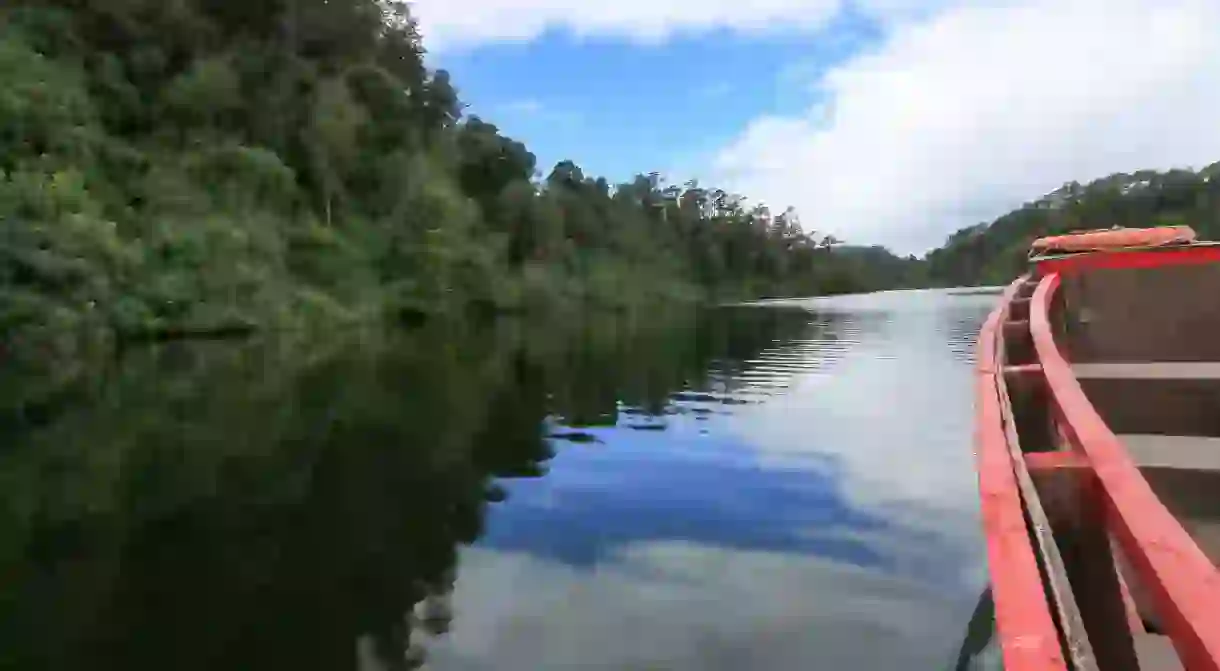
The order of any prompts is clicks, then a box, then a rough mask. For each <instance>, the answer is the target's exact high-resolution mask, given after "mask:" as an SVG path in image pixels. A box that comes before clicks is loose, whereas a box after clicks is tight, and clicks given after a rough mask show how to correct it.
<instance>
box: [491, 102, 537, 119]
mask: <svg viewBox="0 0 1220 671" xmlns="http://www.w3.org/2000/svg"><path fill="white" fill-rule="evenodd" d="M496 111H497V112H500V113H503V114H509V115H512V116H533V115H535V114H539V113H541V112H542V111H543V106H542V102H540V101H538V100H535V99H533V98H525V99H523V100H514V101H512V102H508V103H505V104H503V105H501V106H499V107H498V108H497V110H496Z"/></svg>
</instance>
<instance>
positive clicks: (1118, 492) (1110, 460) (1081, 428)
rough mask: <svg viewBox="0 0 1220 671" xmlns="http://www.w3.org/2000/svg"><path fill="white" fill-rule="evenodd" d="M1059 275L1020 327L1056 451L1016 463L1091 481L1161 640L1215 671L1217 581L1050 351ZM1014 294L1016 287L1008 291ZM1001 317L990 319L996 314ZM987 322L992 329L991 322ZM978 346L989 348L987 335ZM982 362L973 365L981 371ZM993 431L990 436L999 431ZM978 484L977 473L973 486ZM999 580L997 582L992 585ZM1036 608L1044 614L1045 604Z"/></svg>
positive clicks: (1046, 278) (1146, 256)
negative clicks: (1043, 394) (1081, 472)
mask: <svg viewBox="0 0 1220 671" xmlns="http://www.w3.org/2000/svg"><path fill="white" fill-rule="evenodd" d="M1204 249H1205V250H1206V251H1204V252H1201V253H1200V252H1195V253H1189V254H1182V255H1181V256H1179V255H1178V254H1174V253H1171V254H1167V255H1166V254H1164V253H1163V252H1162V253H1155V252H1153V253H1148V252H1139V253H1133V254H1132V255H1130V256H1127V257H1126V258H1125V259H1120V258H1116V256H1115V255H1113V254H1105V255H1097V256H1095V257H1092V259H1091V261H1090V260H1089V259H1084V260H1083V261H1084V263H1085V264H1089V263H1090V262H1091V264H1092V266H1100V265H1102V264H1104V265H1105V266H1106V267H1116V266H1114V265H1112V264H1116V263H1123V262H1124V261H1125V262H1128V263H1130V264H1131V265H1129V266H1126V267H1148V266H1149V265H1153V264H1158V263H1173V262H1175V258H1177V259H1178V260H1179V261H1181V260H1184V261H1185V262H1203V261H1208V260H1213V258H1214V256H1215V254H1216V253H1217V251H1218V250H1217V249H1216V248H1215V247H1208V248H1204ZM1064 269H1065V267H1064V266H1055V265H1052V264H1047V265H1046V266H1041V267H1040V270H1042V271H1043V273H1044V274H1043V276H1042V277H1041V279H1040V280H1039V281H1038V283H1037V287H1036V289H1035V290H1034V292H1033V295H1032V296H1031V297H1030V301H1029V305H1028V322H1027V323H1028V329H1029V336H1030V338H1031V339H1032V345H1033V349H1034V354H1035V356H1036V365H1035V366H1030V367H1027V368H1035V369H1037V370H1038V371H1039V372H1040V374H1041V377H1042V380H1043V382H1044V384H1045V388H1046V390H1047V397H1048V400H1049V402H1050V406H1051V407H1050V410H1051V418H1052V424H1053V425H1054V427H1053V428H1054V430H1055V433H1056V435H1057V436H1058V437H1059V438H1060V439H1061V440H1062V441H1063V442H1064V445H1062V446H1061V448H1062V449H1061V451H1059V452H1052V453H1040V454H1030V455H1025V456H1024V460H1025V461H1026V464H1028V465H1029V466H1030V468H1031V470H1032V469H1035V468H1052V467H1055V466H1062V465H1070V466H1072V467H1075V468H1084V469H1087V470H1088V471H1089V472H1090V473H1091V475H1092V478H1091V480H1092V481H1093V482H1095V483H1096V487H1095V489H1094V490H1093V491H1095V492H1097V493H1098V494H1099V495H1100V498H1101V499H1102V500H1101V501H1100V504H1101V515H1100V518H1101V521H1102V523H1103V524H1104V526H1105V530H1106V532H1107V533H1108V534H1109V535H1110V536H1111V537H1113V538H1114V539H1115V540H1116V541H1117V543H1118V547H1119V549H1120V550H1121V552H1122V555H1123V556H1124V557H1125V559H1126V560H1127V561H1128V563H1129V564H1130V566H1131V568H1132V570H1133V572H1134V575H1135V576H1136V578H1137V579H1138V580H1139V581H1140V584H1141V585H1142V587H1143V588H1144V589H1145V590H1146V591H1147V593H1148V594H1149V595H1150V597H1151V600H1152V605H1153V607H1154V608H1155V611H1156V614H1157V616H1158V620H1159V622H1160V623H1161V628H1162V629H1163V630H1164V631H1163V633H1165V634H1166V635H1167V636H1168V637H1169V638H1170V639H1171V640H1172V642H1173V646H1174V649H1175V650H1176V652H1177V654H1178V657H1179V659H1180V660H1181V662H1182V664H1183V666H1184V667H1185V668H1187V669H1192V670H1195V669H1200V670H1202V669H1209V670H1217V669H1220V573H1218V572H1217V570H1216V567H1215V566H1214V565H1213V564H1212V562H1211V560H1209V559H1208V557H1207V556H1206V555H1205V554H1204V552H1203V551H1202V550H1201V549H1200V548H1199V546H1198V545H1197V544H1196V543H1195V542H1194V540H1193V539H1192V538H1191V537H1190V535H1189V534H1188V533H1187V531H1186V530H1185V529H1184V528H1183V527H1182V525H1181V523H1180V522H1179V521H1178V520H1177V518H1175V517H1174V516H1173V514H1171V513H1170V511H1169V510H1168V509H1167V508H1166V507H1165V505H1164V504H1163V503H1162V502H1161V500H1160V499H1159V498H1158V497H1157V495H1156V493H1155V492H1154V491H1153V490H1152V488H1151V486H1150V485H1149V484H1148V482H1147V481H1146V480H1145V479H1144V477H1143V475H1142V474H1141V473H1140V471H1139V468H1138V467H1137V466H1136V464H1135V462H1134V461H1133V460H1132V459H1131V458H1130V456H1129V455H1128V453H1127V450H1126V449H1125V448H1124V446H1123V444H1122V443H1121V441H1120V439H1119V438H1118V437H1117V436H1116V435H1115V434H1114V433H1113V432H1112V431H1111V430H1110V428H1109V427H1108V426H1107V424H1106V422H1105V421H1104V420H1103V419H1102V417H1101V415H1100V414H1099V413H1098V412H1097V410H1096V409H1095V408H1094V407H1093V404H1092V403H1091V402H1090V401H1089V399H1088V398H1087V397H1086V395H1085V393H1084V390H1083V388H1082V387H1081V385H1080V382H1079V381H1078V380H1077V378H1076V376H1075V374H1074V373H1073V371H1072V368H1071V366H1070V365H1069V363H1068V361H1067V360H1066V359H1065V358H1064V356H1063V354H1062V353H1061V352H1060V349H1059V346H1058V345H1057V344H1056V342H1055V335H1054V334H1055V330H1054V328H1053V324H1052V320H1051V305H1052V301H1053V299H1054V297H1055V294H1056V291H1057V290H1058V288H1059V286H1060V282H1061V278H1060V273H1061V271H1063V270H1064ZM1018 282H1022V280H1019V281H1018ZM1013 286H1014V287H1016V286H1019V285H1018V284H1017V283H1014V285H1013ZM1007 298H1009V299H1010V298H1011V296H1009V297H1007ZM1007 302H1008V301H1007V300H1006V301H1005V303H1007ZM1003 309H1004V307H1002V308H1001V309H1000V310H998V311H997V313H996V314H997V315H1001V314H1003V312H1002V310H1003ZM993 316H994V315H993ZM996 321H997V322H998V321H999V317H997V318H996ZM990 326H991V328H992V329H993V330H995V329H997V328H998V326H997V324H990ZM984 339H985V340H986V339H989V336H987V335H986V329H984ZM980 344H981V345H982V343H980ZM980 354H981V355H984V354H985V355H989V356H991V357H992V359H993V360H997V359H996V357H997V354H996V351H995V348H994V345H992V347H991V349H990V351H987V350H986V349H985V347H981V348H980ZM982 361H983V358H982V356H981V357H980V363H981V362H982ZM993 377H994V376H993ZM980 393H982V392H980ZM981 400H985V399H981ZM987 403H989V401H987ZM985 405H986V403H985ZM984 410H985V408H984ZM984 421H986V418H984ZM996 426H997V430H998V426H999V423H998V422H996ZM982 447H986V445H985V444H984V445H982ZM980 458H982V457H980ZM988 467H989V469H992V470H998V468H999V467H998V466H997V465H991V464H988ZM1012 470H1013V465H1012V464H1009V471H1012ZM991 477H993V478H994V477H998V476H996V475H992V476H991ZM982 478H983V473H982V469H980V480H981V479H982ZM984 501H985V502H986V494H985V495H984ZM984 507H986V503H984ZM984 515H985V516H986V512H984ZM988 531H989V532H990V529H989V530H988ZM990 537H991V534H990V533H989V538H990ZM1026 543H1028V540H1027V541H1026ZM1001 559H1003V557H1002V556H1001ZM992 561H993V566H992V571H993V573H994V572H995V571H996V570H997V568H1000V569H1001V570H1003V566H1000V567H997V566H996V565H995V563H994V562H995V557H992ZM1022 570H1026V569H1024V568H1022ZM1008 581H1009V579H1008V578H1006V579H1005V580H1003V581H1000V582H1008ZM1013 598H1014V599H1015V598H1016V597H1013ZM996 599H997V603H996V608H997V616H998V617H1000V615H999V610H1000V595H999V594H998V593H997V595H996ZM1023 601H1028V600H1023ZM1025 607H1027V608H1028V607H1030V606H1025ZM1043 609H1044V610H1045V609H1046V606H1045V604H1044V605H1043ZM1048 612H1049V611H1048ZM1018 621H1020V620H1018ZM1031 627H1032V625H1031ZM1030 631H1034V632H1035V634H1034V635H1035V636H1041V635H1042V631H1043V627H1042V625H1041V624H1038V626H1037V627H1033V628H1031V629H1030ZM1014 661H1015V660H1014ZM1005 662H1006V668H1009V669H1013V668H1044V669H1049V668H1060V667H1059V666H1058V662H1057V661H1055V662H1053V663H1045V662H1044V663H1043V665H1042V666H1038V667H1034V666H1020V667H1018V666H1011V665H1008V658H1007V656H1006V658H1005Z"/></svg>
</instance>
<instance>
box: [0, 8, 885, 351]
mask: <svg viewBox="0 0 1220 671" xmlns="http://www.w3.org/2000/svg"><path fill="white" fill-rule="evenodd" d="M0 76H2V77H3V79H4V81H5V87H4V90H3V91H0V219H2V220H3V221H4V222H5V226H4V227H3V232H0V257H2V262H0V320H3V326H4V328H5V330H6V332H9V333H20V334H23V335H22V336H21V337H23V338H33V339H50V340H56V339H62V338H63V337H65V336H64V334H67V333H74V332H79V331H81V330H100V331H106V332H110V333H114V334H117V335H118V337H120V338H124V337H146V336H149V335H165V334H177V333H200V332H202V333H207V332H215V331H228V330H238V331H241V330H251V329H258V328H265V327H282V326H299V325H307V324H312V323H317V322H330V321H345V320H364V319H370V318H385V317H390V318H393V317H412V318H416V317H418V316H420V315H429V314H434V313H444V312H447V311H452V310H465V309H468V308H471V307H474V308H479V309H483V310H492V311H504V310H539V309H550V308H552V307H554V306H556V305H596V306H602V307H606V306H609V307H622V306H623V305H625V304H628V303H632V302H637V301H648V300H658V299H673V298H683V299H724V298H734V299H736V298H752V297H757V296H779V295H792V294H815V293H825V292H830V291H851V290H858V289H863V288H880V287H882V286H892V285H894V284H896V283H899V282H900V281H901V277H900V276H903V275H904V273H905V270H904V271H902V272H897V273H890V274H887V275H885V278H886V279H885V280H884V281H878V278H876V277H869V276H868V274H867V273H863V272H861V271H860V270H859V257H858V256H857V257H853V260H851V261H847V260H845V259H844V258H841V256H840V255H838V254H836V253H835V252H833V251H831V250H830V245H829V244H828V243H829V240H828V239H826V238H824V237H823V236H821V235H819V234H817V233H815V232H814V231H811V230H807V229H805V228H803V227H802V224H801V222H800V220H799V219H798V217H797V216H796V214H795V213H794V212H792V211H791V210H788V211H784V212H772V211H771V210H769V209H768V208H767V207H765V206H764V205H762V204H755V203H749V202H747V201H746V200H745V199H744V198H742V197H740V196H738V195H735V194H731V193H727V192H725V191H723V190H720V189H715V188H707V187H704V186H702V185H700V184H697V183H694V182H690V183H686V184H682V185H673V184H666V183H665V182H664V180H662V179H661V178H660V176H659V175H657V174H656V173H647V174H641V175H639V176H637V177H636V178H635V179H633V180H631V181H629V182H627V183H623V184H610V183H609V182H608V181H607V180H606V179H603V178H598V177H594V176H589V175H586V174H585V173H584V171H582V170H581V168H580V167H579V166H578V165H576V164H575V163H573V162H572V161H562V162H560V163H559V164H557V165H555V166H554V167H553V168H552V169H550V170H549V171H546V170H545V169H543V168H541V167H540V166H539V165H538V162H537V159H536V157H535V156H534V155H533V154H532V153H531V152H530V151H529V149H528V148H527V147H526V146H525V145H523V144H522V143H521V142H518V141H516V140H514V139H512V138H510V137H507V136H506V135H504V134H503V133H502V132H500V130H499V129H498V128H497V127H496V126H495V125H494V124H492V123H490V122H488V121H485V120H483V119H481V118H478V117H475V116H470V117H465V116H464V114H463V112H464V107H463V105H462V103H461V102H460V99H459V97H458V93H457V90H456V89H455V86H454V84H453V82H451V80H450V77H449V75H448V73H447V72H445V71H443V70H433V69H429V68H428V67H427V66H426V65H425V62H424V47H423V44H422V43H421V40H420V37H419V34H418V32H417V30H416V25H415V22H414V20H413V18H412V17H411V15H410V13H409V12H408V9H407V5H406V4H404V3H401V2H396V1H392V0H257V1H253V2H229V1H227V0H173V1H170V2H166V1H164V0H96V1H90V2H87V3H85V2H80V1H79V0H13V1H11V2H8V3H5V6H4V8H3V9H0ZM876 253H880V252H876ZM885 254H887V255H888V252H886V253H885ZM887 261H888V262H890V264H891V265H894V264H895V263H896V264H897V265H900V266H901V265H903V264H907V263H908V260H901V259H896V258H892V257H891V258H890V259H887Z"/></svg>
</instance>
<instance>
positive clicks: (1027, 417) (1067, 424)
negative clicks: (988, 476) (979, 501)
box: [996, 263, 1220, 670]
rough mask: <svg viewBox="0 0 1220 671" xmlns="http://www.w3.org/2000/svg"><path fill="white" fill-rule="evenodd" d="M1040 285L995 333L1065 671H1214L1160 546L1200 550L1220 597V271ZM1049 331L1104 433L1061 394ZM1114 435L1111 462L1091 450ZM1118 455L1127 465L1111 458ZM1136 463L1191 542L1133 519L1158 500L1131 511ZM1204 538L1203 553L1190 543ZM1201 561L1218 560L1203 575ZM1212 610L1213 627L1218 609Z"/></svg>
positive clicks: (1016, 299) (1180, 270) (1069, 275)
mask: <svg viewBox="0 0 1220 671" xmlns="http://www.w3.org/2000/svg"><path fill="white" fill-rule="evenodd" d="M1036 274H1038V273H1036ZM1038 275H1040V276H1038V277H1032V278H1029V279H1022V280H1018V281H1017V282H1016V283H1014V285H1013V286H1012V287H1010V290H1009V294H1008V295H1007V296H1006V298H1007V301H1006V303H1005V305H1004V307H1003V308H1002V317H1001V321H1000V322H999V328H998V333H997V340H998V342H997V350H998V351H997V353H996V354H997V358H999V359H1000V362H999V363H1001V364H1002V368H1001V370H1002V374H1000V375H998V378H999V382H998V391H999V396H1000V403H1001V406H1002V413H1003V418H1004V423H1005V427H1006V431H1007V443H1008V448H1009V449H1010V450H1012V452H1013V454H1014V455H1017V456H1014V460H1015V461H1014V464H1015V463H1016V462H1020V463H1019V464H1017V465H1016V469H1017V480H1018V482H1019V484H1020V485H1021V494H1022V500H1023V506H1024V508H1025V516H1026V524H1027V525H1028V532H1029V537H1030V539H1031V541H1030V542H1031V543H1032V546H1033V548H1034V552H1035V553H1036V554H1037V555H1038V568H1039V571H1040V573H1041V579H1042V584H1043V586H1044V589H1045V592H1046V594H1045V597H1046V602H1047V603H1050V604H1052V605H1053V607H1054V614H1053V617H1054V619H1055V622H1056V626H1057V630H1058V635H1059V636H1060V643H1061V645H1062V649H1063V650H1064V651H1065V659H1066V662H1067V664H1066V665H1067V667H1068V668H1078V669H1105V670H1108V669H1158V670H1159V669H1182V668H1204V667H1203V666H1199V664H1198V663H1197V662H1198V661H1199V660H1205V659H1207V658H1208V656H1209V655H1211V654H1213V653H1214V652H1215V650H1213V649H1210V648H1208V647H1207V646H1208V643H1207V641H1206V640H1204V641H1203V642H1199V641H1196V640H1195V639H1197V638H1199V635H1198V632H1197V623H1193V624H1191V622H1192V620H1191V618H1190V614H1191V612H1192V611H1190V610H1189V608H1190V605H1189V604H1187V605H1186V606H1183V608H1182V609H1179V608H1178V606H1180V605H1181V602H1182V601H1183V600H1184V599H1183V597H1182V593H1183V592H1186V591H1187V589H1186V587H1175V586H1174V585H1169V586H1166V585H1167V584H1168V582H1170V580H1169V579H1168V578H1167V579H1166V580H1165V581H1162V579H1161V578H1162V577H1164V576H1165V575H1166V573H1167V572H1168V571H1176V570H1177V569H1174V568H1172V567H1173V566H1174V565H1173V564H1172V559H1173V558H1172V557H1169V558H1168V559H1164V556H1165V555H1164V553H1161V554H1158V552H1159V550H1156V546H1157V544H1158V543H1160V544H1163V545H1165V546H1166V547H1168V548H1170V549H1171V550H1173V551H1175V552H1178V553H1179V554H1182V553H1185V554H1187V555H1190V556H1188V557H1186V558H1185V559H1184V560H1183V561H1184V562H1185V563H1186V564H1189V566H1190V567H1191V569H1192V570H1194V575H1196V576H1199V577H1201V578H1202V579H1203V580H1204V582H1209V581H1210V582H1209V586H1210V587H1211V588H1212V589H1213V591H1214V588H1215V587H1216V585H1215V581H1216V575H1217V574H1216V572H1215V567H1216V566H1217V565H1218V564H1220V263H1191V264H1182V265H1159V266H1154V267H1099V268H1091V269H1088V270H1084V271H1081V272H1058V273H1056V274H1055V278H1054V280H1055V281H1054V283H1053V285H1052V286H1049V287H1048V286H1046V285H1047V282H1045V281H1042V280H1045V279H1046V278H1045V276H1044V275H1045V274H1038ZM1040 284H1041V285H1042V288H1041V289H1039V285H1040ZM1040 301H1041V302H1040ZM1039 312H1040V314H1038V313H1039ZM1031 322H1032V323H1033V324H1034V327H1033V328H1031ZM1039 324H1040V325H1041V328H1043V329H1044V330H1047V329H1049V333H1050V336H1051V337H1053V345H1054V346H1055V347H1056V348H1057V350H1058V355H1059V356H1061V357H1062V360H1063V361H1064V362H1066V364H1067V365H1066V367H1064V369H1065V370H1068V371H1070V377H1072V378H1074V379H1075V383H1073V384H1078V388H1079V390H1080V391H1083V395H1084V399H1087V405H1091V407H1092V410H1091V411H1089V412H1084V413H1077V414H1078V415H1079V416H1081V417H1084V415H1088V414H1090V413H1091V412H1093V411H1095V415H1093V416H1094V417H1096V416H1099V417H1100V419H1101V422H1102V423H1104V426H1100V429H1099V428H1098V426H1099V424H1098V423H1097V422H1092V423H1090V422H1089V421H1088V417H1084V419H1080V418H1079V417H1077V418H1074V417H1072V416H1071V415H1072V412H1075V411H1074V410H1072V409H1070V408H1071V401H1070V400H1067V401H1065V400H1064V399H1063V398H1056V389H1055V381H1054V380H1053V379H1049V378H1050V377H1051V373H1050V370H1049V367H1050V365H1051V363H1052V362H1050V361H1047V358H1048V356H1047V355H1048V351H1047V349H1046V347H1047V345H1046V343H1047V342H1049V339H1047V338H1044V339H1043V341H1042V343H1041V346H1040V343H1038V342H1036V341H1037V337H1036V334H1037V332H1038V329H1039ZM1052 358H1053V357H1052ZM1044 366H1046V367H1048V370H1044ZM1062 379H1064V378H1061V380H1062ZM1061 386H1062V385H1061ZM1068 386H1071V385H1068ZM1079 405H1085V404H1084V403H1081V404H1079ZM1107 430H1108V432H1109V433H1112V434H1113V437H1114V438H1117V441H1118V445H1121V450H1118V449H1114V450H1112V451H1110V452H1106V453H1105V455H1107V456H1106V458H1105V459H1102V458H1101V456H1100V455H1102V452H1101V451H1100V448H1098V450H1099V451H1098V452H1096V453H1093V452H1089V451H1088V449H1087V443H1089V441H1091V440H1093V439H1094V438H1095V437H1096V435H1098V434H1105V433H1106V432H1107ZM1085 434H1088V435H1085ZM1105 440H1111V439H1110V438H1109V437H1106V439H1105ZM1102 442H1105V441H1102ZM1108 444H1110V445H1113V444H1114V443H1113V442H1110V443H1108ZM1119 452H1122V453H1124V454H1125V457H1121V456H1119V457H1113V458H1112V457H1111V456H1110V455H1116V454H1118V453H1119ZM1123 459H1128V460H1129V461H1127V462H1125V463H1123ZM1129 465H1134V466H1135V468H1137V469H1138V473H1139V474H1140V475H1142V479H1143V481H1144V482H1146V483H1147V487H1150V488H1151V490H1152V493H1153V494H1154V495H1155V498H1156V499H1159V502H1160V504H1163V506H1164V509H1165V510H1166V511H1168V513H1169V514H1170V515H1171V516H1172V521H1170V522H1169V523H1168V524H1164V523H1163V522H1161V526H1173V521H1176V523H1177V524H1178V525H1180V528H1181V530H1184V531H1185V534H1184V535H1183V534H1181V532H1179V531H1174V530H1172V529H1171V530H1170V532H1172V533H1167V535H1166V536H1164V537H1163V538H1160V537H1158V538H1150V537H1149V536H1150V534H1149V533H1148V532H1146V531H1144V530H1145V529H1149V528H1151V529H1156V528H1159V527H1157V526H1156V524H1155V523H1156V522H1158V521H1160V519H1159V518H1158V519H1156V520H1151V519H1150V520H1148V521H1147V522H1148V523H1147V524H1145V520H1142V519H1138V520H1133V519H1132V518H1134V517H1140V516H1142V515H1144V513H1145V511H1144V509H1145V508H1149V507H1155V501H1154V500H1153V499H1152V498H1151V497H1145V498H1144V499H1139V500H1140V501H1143V502H1144V503H1140V504H1139V506H1138V507H1136V506H1135V504H1132V505H1131V506H1127V507H1126V508H1125V509H1124V506H1125V505H1126V502H1125V500H1124V497H1125V494H1126V490H1134V489H1140V488H1141V487H1143V485H1139V484H1138V483H1136V484H1131V483H1132V482H1134V481H1137V480H1139V478H1134V477H1129V478H1128V479H1127V480H1124V479H1123V478H1124V477H1126V476H1127V474H1126V473H1124V468H1125V469H1127V470H1130V466H1129ZM1136 493H1138V492H1136ZM1136 499H1138V497H1136V496H1134V495H1133V496H1132V501H1135V500H1136ZM1148 501H1152V502H1153V503H1152V504H1148V503H1147V502H1148ZM1133 511H1134V512H1133ZM1152 512H1153V513H1155V512H1156V511H1152ZM1149 514H1150V515H1151V514H1152V513H1149ZM1161 514H1163V513H1161ZM1165 519H1166V520H1168V519H1169V518H1165ZM1174 533H1177V534H1178V535H1177V536H1175V535H1174ZM1151 535H1155V534H1151ZM1187 539H1188V540H1187ZM1175 543H1176V545H1175ZM1192 543H1193V545H1194V546H1196V547H1197V550H1195V549H1191V548H1189V547H1185V546H1186V545H1190V544H1192ZM1178 546H1182V547H1185V549H1184V550H1181V549H1179V548H1178ZM1148 547H1153V548H1154V549H1153V550H1147V548H1148ZM1198 551H1201V552H1202V555H1203V556H1205V557H1206V560H1207V561H1208V562H1210V565H1209V566H1206V567H1205V568H1204V569H1200V566H1201V558H1199V557H1196V556H1195V555H1194V553H1197V552H1198ZM1163 559H1164V561H1162V560H1163ZM1196 560H1197V561H1196ZM1192 562H1193V563H1192ZM1186 573H1189V571H1186ZM1184 580H1185V578H1184ZM1184 584H1185V583H1184ZM1175 590H1177V591H1175ZM1204 591H1206V590H1204ZM1213 605H1214V608H1215V613H1214V617H1213V619H1214V618H1218V617H1220V603H1214V604H1213ZM1194 612H1198V611H1194ZM1183 620H1186V621H1187V624H1183ZM1204 638H1205V637H1204ZM1188 639H1189V640H1188ZM1212 661H1213V662H1214V659H1213V660H1212ZM1045 668H1049V667H1045ZM1206 668H1215V666H1212V665H1207V666H1206Z"/></svg>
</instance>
